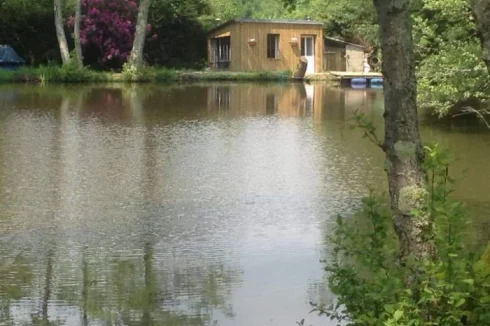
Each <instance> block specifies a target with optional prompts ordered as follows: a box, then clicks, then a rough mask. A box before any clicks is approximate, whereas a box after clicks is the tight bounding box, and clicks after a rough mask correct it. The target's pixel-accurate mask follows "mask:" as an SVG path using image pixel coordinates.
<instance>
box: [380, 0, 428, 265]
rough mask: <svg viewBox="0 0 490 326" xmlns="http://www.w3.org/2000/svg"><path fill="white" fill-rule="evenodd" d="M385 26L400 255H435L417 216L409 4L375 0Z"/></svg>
mask: <svg viewBox="0 0 490 326" xmlns="http://www.w3.org/2000/svg"><path fill="white" fill-rule="evenodd" d="M373 1H374V5H375V7H376V11H377V14H378V24H379V26H380V40H381V51H382V54H383V74H384V94H385V113H384V118H385V140H384V144H383V149H384V151H385V153H386V161H385V169H386V172H387V174H388V183H389V190H390V197H391V208H392V212H393V224H394V227H395V230H396V232H397V235H398V238H399V240H400V255H401V257H402V259H403V258H405V257H407V256H408V255H409V254H413V255H414V257H415V258H422V257H425V256H427V254H429V253H430V245H429V243H428V242H427V241H426V240H427V239H426V237H427V232H428V231H429V230H428V229H429V227H430V225H429V220H428V217H427V216H420V217H419V216H414V214H413V211H414V210H416V209H421V208H422V207H423V206H424V205H425V203H426V198H427V192H426V190H425V172H424V169H423V168H422V161H423V148H422V145H421V141H420V135H419V130H418V118H417V82H416V77H415V60H414V53H413V39H412V28H411V22H410V15H409V0H373Z"/></svg>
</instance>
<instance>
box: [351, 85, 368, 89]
mask: <svg viewBox="0 0 490 326" xmlns="http://www.w3.org/2000/svg"><path fill="white" fill-rule="evenodd" d="M350 87H351V88H353V89H363V88H366V87H367V85H366V84H352V85H350Z"/></svg>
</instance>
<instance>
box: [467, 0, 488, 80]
mask: <svg viewBox="0 0 490 326" xmlns="http://www.w3.org/2000/svg"><path fill="white" fill-rule="evenodd" d="M471 9H472V10H473V14H474V15H475V17H476V24H477V27H478V32H479V33H478V34H479V36H480V40H481V46H482V50H483V55H482V58H483V61H484V62H485V64H486V65H487V69H488V72H489V73H490V0H471Z"/></svg>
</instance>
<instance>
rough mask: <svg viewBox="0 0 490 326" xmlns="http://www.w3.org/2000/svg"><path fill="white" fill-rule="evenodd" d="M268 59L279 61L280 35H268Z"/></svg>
mask: <svg viewBox="0 0 490 326" xmlns="http://www.w3.org/2000/svg"><path fill="white" fill-rule="evenodd" d="M267 58H272V59H279V34H267Z"/></svg>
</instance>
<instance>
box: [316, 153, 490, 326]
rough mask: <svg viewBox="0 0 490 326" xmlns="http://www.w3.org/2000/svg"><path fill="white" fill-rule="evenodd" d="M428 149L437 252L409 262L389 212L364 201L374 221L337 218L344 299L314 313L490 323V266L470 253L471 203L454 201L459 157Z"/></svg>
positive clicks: (336, 255) (335, 277) (397, 323)
mask: <svg viewBox="0 0 490 326" xmlns="http://www.w3.org/2000/svg"><path fill="white" fill-rule="evenodd" d="M425 151H426V160H425V163H424V164H425V168H426V170H427V171H428V182H427V184H428V192H429V193H430V199H431V200H430V201H429V203H428V204H427V205H428V207H426V211H427V212H428V213H429V218H430V219H431V221H432V222H433V228H432V229H431V230H430V231H428V232H430V234H429V239H432V240H430V241H432V242H433V244H434V247H435V248H436V251H437V254H436V255H434V256H433V257H427V258H426V259H424V260H422V261H417V260H415V259H414V258H412V257H409V258H408V259H407V260H406V261H403V262H401V261H400V260H399V257H398V248H397V240H396V237H395V234H394V231H393V227H392V222H391V216H390V214H388V213H385V212H387V211H389V210H388V208H387V207H384V206H383V205H382V204H380V200H379V199H377V198H375V196H373V195H371V196H369V197H368V198H366V199H365V200H364V201H363V204H364V210H363V212H362V216H364V217H365V218H366V221H365V223H366V224H367V225H364V226H363V227H360V225H359V223H353V222H349V221H345V219H343V218H341V217H339V218H338V220H337V228H336V229H335V232H334V234H333V235H332V236H331V241H332V243H333V247H334V249H333V253H332V256H333V257H332V258H331V260H330V261H329V262H328V263H327V265H326V267H325V269H326V271H327V272H328V273H329V277H328V279H329V285H330V288H331V290H332V291H333V293H334V294H336V295H337V296H338V301H337V303H336V304H335V305H333V306H331V307H324V306H320V305H314V311H317V312H318V313H320V314H324V315H326V316H328V317H330V318H332V319H337V320H339V321H345V322H346V323H347V325H355V326H368V325H369V326H371V325H373V326H374V325H376V326H381V325H385V326H402V325H403V326H407V325H417V326H422V325H424V326H429V325H445V326H453V325H454V326H456V325H461V326H462V325H490V313H489V311H490V281H489V279H488V277H489V276H490V263H489V262H488V261H487V260H486V259H484V258H481V257H482V256H480V255H477V254H475V253H469V252H467V251H466V250H465V246H464V241H463V236H464V235H465V230H466V227H467V224H468V222H467V220H466V218H465V214H464V207H463V205H462V204H461V203H459V202H455V201H453V200H451V199H450V194H451V192H452V190H453V189H452V184H453V180H451V178H450V177H449V175H448V166H449V163H450V162H451V156H450V155H449V154H448V153H447V152H445V151H441V150H440V148H439V147H438V146H436V145H433V146H426V147H425ZM427 212H424V213H427ZM413 214H414V216H417V215H418V214H421V212H413ZM483 257H484V256H483Z"/></svg>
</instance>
